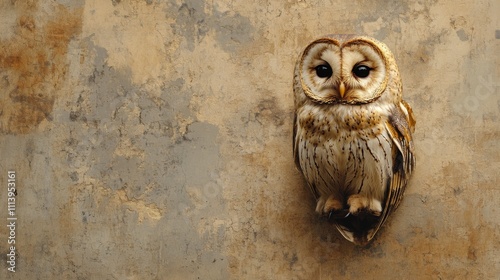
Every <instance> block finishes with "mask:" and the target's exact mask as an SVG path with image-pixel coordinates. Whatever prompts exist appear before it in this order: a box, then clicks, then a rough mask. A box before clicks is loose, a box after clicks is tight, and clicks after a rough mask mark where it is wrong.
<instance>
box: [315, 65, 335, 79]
mask: <svg viewBox="0 0 500 280" xmlns="http://www.w3.org/2000/svg"><path fill="white" fill-rule="evenodd" d="M315 69H316V75H318V77H320V78H328V77H331V76H332V68H331V67H330V65H328V64H322V65H318V66H316V68H315Z"/></svg>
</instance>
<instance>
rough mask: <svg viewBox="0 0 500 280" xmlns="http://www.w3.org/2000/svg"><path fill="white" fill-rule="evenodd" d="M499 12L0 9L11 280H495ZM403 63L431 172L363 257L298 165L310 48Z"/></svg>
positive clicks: (195, 2) (416, 181) (337, 4)
mask: <svg viewBox="0 0 500 280" xmlns="http://www.w3.org/2000/svg"><path fill="white" fill-rule="evenodd" d="M499 11H500V2H499V1H497V0H489V1H488V0H483V1H447V3H446V1H436V0H423V1H396V0H394V1H369V0H365V1H319V0H310V1H309V0H302V1H297V0H295V1H292V0H288V1H262V0H258V1H234V0H233V1H231V0H227V1H201V0H185V1H182V0H170V1H158V0H140V1H139V0H135V1H125V0H106V1H98V0H93V1H92V0H77V1H69V0H58V1H56V0H51V1H36V0H26V1H14V0H1V1H0V30H1V31H0V85H1V86H0V98H1V99H0V141H1V142H0V143H1V145H0V153H1V154H0V178H1V182H2V183H1V186H2V187H1V188H0V201H1V203H0V207H1V209H0V221H3V222H2V223H5V224H7V220H6V218H7V211H6V210H7V209H6V208H7V207H6V205H5V204H6V201H7V191H6V188H7V183H6V177H7V171H8V170H15V171H16V172H17V186H18V194H17V204H16V207H17V208H16V210H17V217H18V221H17V222H18V227H17V235H16V248H17V253H18V256H17V267H16V270H17V272H16V273H15V274H14V273H10V272H8V271H7V264H6V259H7V257H6V254H7V252H8V249H7V248H8V244H7V235H8V232H7V228H6V227H5V226H2V227H0V253H1V260H2V265H1V268H2V269H1V272H0V278H2V279H56V278H57V279H370V278H373V279H383V278H385V279H391V278H392V279H401V278H403V279H494V278H498V277H499V275H500V253H499V252H500V241H499V240H500V211H499V210H498V209H499V207H500V175H499V174H500V96H499V91H500V81H499V76H500V70H499V68H500V67H499V65H500V61H499V57H498V53H499V46H500V30H499V29H500V24H499V17H498V12H499ZM327 33H358V34H366V35H370V36H373V37H375V38H377V39H379V40H382V41H384V42H385V43H386V44H387V45H388V46H389V47H390V48H391V49H392V50H393V52H394V54H395V57H396V59H397V61H398V64H399V67H400V70H401V75H402V78H403V82H404V88H405V93H404V95H405V98H406V100H407V101H408V102H409V103H410V104H411V105H412V106H413V108H414V111H415V114H416V117H417V129H416V132H415V135H414V137H415V142H416V147H417V156H418V162H417V169H416V172H415V173H414V177H413V180H412V181H411V183H410V186H409V189H408V190H407V193H406V196H405V199H404V201H403V203H402V205H401V206H400V208H399V209H398V211H397V212H396V213H395V214H394V215H393V216H392V219H391V220H390V221H389V222H388V223H387V224H386V225H385V227H384V228H383V230H382V231H381V232H379V234H378V236H377V238H376V240H375V241H374V242H373V243H372V244H371V245H370V246H368V247H367V248H360V247H356V246H354V245H352V244H350V243H348V242H347V241H345V240H344V239H343V238H342V237H341V236H340V235H339V234H338V233H337V232H336V231H335V230H334V229H333V228H332V226H331V225H329V224H328V223H327V222H325V221H324V220H321V219H319V218H318V217H316V215H315V214H314V213H313V209H314V201H313V199H312V197H311V194H310V192H309V190H307V188H306V187H305V185H304V182H303V180H302V178H301V176H300V174H299V173H298V171H297V170H296V169H295V167H294V163H293V159H292V149H291V142H292V140H291V134H292V117H293V115H292V107H293V97H292V92H291V89H292V87H291V85H292V72H293V65H294V61H295V59H296V57H297V55H298V53H299V52H300V51H301V49H302V48H303V47H304V46H305V45H306V44H307V43H308V42H310V41H311V40H313V39H314V38H316V37H318V36H320V35H322V34H327Z"/></svg>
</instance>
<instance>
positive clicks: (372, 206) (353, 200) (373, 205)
mask: <svg viewBox="0 0 500 280" xmlns="http://www.w3.org/2000/svg"><path fill="white" fill-rule="evenodd" d="M347 204H348V205H349V213H351V214H353V215H355V216H358V215H359V214H361V213H365V214H368V215H372V216H377V217H378V216H380V215H381V214H382V205H381V203H380V201H378V200H376V199H369V198H367V197H363V196H360V195H358V194H355V195H351V196H350V197H349V199H348V200H347Z"/></svg>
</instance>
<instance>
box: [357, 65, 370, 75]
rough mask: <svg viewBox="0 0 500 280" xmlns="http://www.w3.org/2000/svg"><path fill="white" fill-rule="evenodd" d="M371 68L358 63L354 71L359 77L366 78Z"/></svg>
mask: <svg viewBox="0 0 500 280" xmlns="http://www.w3.org/2000/svg"><path fill="white" fill-rule="evenodd" d="M370 70H372V69H371V68H370V67H368V66H364V65H356V66H354V68H353V69H352V73H354V75H356V76H357V77H359V78H366V77H368V75H370Z"/></svg>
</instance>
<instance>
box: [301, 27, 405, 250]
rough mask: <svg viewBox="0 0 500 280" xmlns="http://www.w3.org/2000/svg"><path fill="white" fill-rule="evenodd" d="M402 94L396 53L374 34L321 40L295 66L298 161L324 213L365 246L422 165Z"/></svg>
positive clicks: (319, 211)
mask: <svg viewBox="0 0 500 280" xmlns="http://www.w3.org/2000/svg"><path fill="white" fill-rule="evenodd" d="M402 92H403V88H402V84H401V78H400V75H399V70H398V67H397V65H396V62H395V59H394V56H393V54H392V53H391V51H390V50H389V49H388V47H387V46H386V45H385V44H383V43H382V42H379V41H377V40H375V39H373V38H370V37H365V36H356V35H327V36H325V37H322V38H319V39H317V40H315V41H313V42H311V43H310V44H309V45H308V46H307V47H306V48H305V50H304V51H303V52H302V53H301V54H300V56H299V59H298V61H297V63H296V66H295V73H294V97H295V118H294V124H293V125H294V127H293V153H294V157H295V163H296V165H297V167H298V169H299V170H300V171H301V172H302V174H303V175H304V178H305V179H306V181H307V183H308V185H309V187H310V188H311V190H312V193H313V195H314V196H315V198H316V199H317V205H316V212H318V213H319V214H320V215H323V216H327V217H329V219H331V220H332V221H333V222H334V224H335V226H336V227H337V229H338V230H339V231H340V233H341V234H342V235H343V236H344V237H345V238H346V239H347V240H349V241H351V242H353V243H355V244H358V245H366V244H368V243H369V242H370V240H372V238H373V237H374V236H375V234H376V233H377V231H378V230H379V229H380V227H381V226H382V224H383V223H384V222H385V221H386V219H387V217H388V216H389V215H390V214H391V213H392V212H393V211H394V210H395V209H396V208H397V207H398V205H399V203H400V202H401V199H402V197H403V192H404V191H405V188H406V185H407V183H408V179H409V178H410V175H411V173H412V171H413V169H414V166H415V157H414V147H413V141H412V133H413V131H414V126H415V120H414V117H413V112H412V109H411V107H410V105H408V103H406V102H405V101H404V100H403V99H402Z"/></svg>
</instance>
